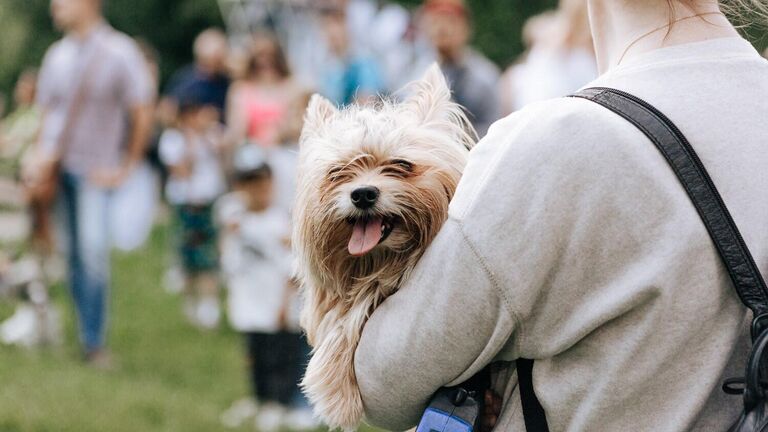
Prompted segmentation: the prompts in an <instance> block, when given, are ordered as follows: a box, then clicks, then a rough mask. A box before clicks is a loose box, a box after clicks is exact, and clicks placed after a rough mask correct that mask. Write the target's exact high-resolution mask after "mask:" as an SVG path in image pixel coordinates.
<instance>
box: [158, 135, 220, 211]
mask: <svg viewBox="0 0 768 432" xmlns="http://www.w3.org/2000/svg"><path fill="white" fill-rule="evenodd" d="M160 160H161V161H162V162H163V163H164V164H166V165H168V166H174V165H181V164H185V163H190V164H191V166H192V170H191V173H190V175H189V176H188V177H177V176H173V175H171V178H169V179H168V182H167V183H166V185H165V195H166V197H167V198H168V201H169V202H170V203H171V204H177V205H179V204H194V205H202V204H211V203H213V201H215V200H216V198H217V197H218V196H219V195H221V194H222V193H224V191H225V190H226V182H225V179H224V172H223V170H222V167H221V163H220V161H219V156H218V154H217V151H216V149H215V148H214V144H213V143H212V142H211V140H210V139H208V138H207V137H203V136H192V135H191V134H184V133H182V132H181V131H179V130H177V129H167V130H166V131H165V132H163V135H162V136H161V137H160Z"/></svg>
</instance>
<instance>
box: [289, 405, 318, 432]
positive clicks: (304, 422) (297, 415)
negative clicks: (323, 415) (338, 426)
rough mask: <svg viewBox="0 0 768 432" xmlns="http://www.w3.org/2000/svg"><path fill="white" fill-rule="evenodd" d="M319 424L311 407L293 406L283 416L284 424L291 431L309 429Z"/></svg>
mask: <svg viewBox="0 0 768 432" xmlns="http://www.w3.org/2000/svg"><path fill="white" fill-rule="evenodd" d="M320 425H321V423H320V420H319V419H318V418H317V417H315V414H314V413H313V412H312V409H311V408H294V409H292V410H290V411H289V412H288V414H287V415H286V416H285V422H284V426H285V427H286V428H287V429H290V430H292V431H311V430H315V429H317V428H319V427H320Z"/></svg>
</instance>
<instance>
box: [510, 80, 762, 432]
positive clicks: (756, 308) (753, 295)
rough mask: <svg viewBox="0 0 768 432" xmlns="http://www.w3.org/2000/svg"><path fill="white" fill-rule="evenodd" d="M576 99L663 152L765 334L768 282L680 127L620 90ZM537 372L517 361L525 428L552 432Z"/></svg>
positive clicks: (588, 92)
mask: <svg viewBox="0 0 768 432" xmlns="http://www.w3.org/2000/svg"><path fill="white" fill-rule="evenodd" d="M571 97H576V98H581V99H586V100H589V101H592V102H595V103H597V104H598V105H602V106H603V107H605V108H608V109H609V110H611V111H613V112H614V113H616V114H618V115H620V116H621V117H623V118H624V119H626V120H627V121H629V122H630V123H632V124H633V125H635V126H636V127H637V128H638V129H640V131H642V132H643V134H645V136H647V137H648V139H650V140H651V142H653V144H654V145H655V146H656V148H657V149H658V150H659V151H660V152H661V154H662V155H663V156H664V158H665V159H666V160H667V162H668V163H669V165H670V166H671V168H672V170H673V171H674V172H675V175H677V178H678V179H679V180H680V183H681V184H682V185H683V187H684V188H685V191H686V192H687V193H688V196H689V197H690V198H691V201H692V202H693V205H694V206H695V207H696V211H698V213H699V216H700V217H701V220H702V221H703V222H704V225H705V226H706V228H707V231H708V232H709V235H710V237H711V238H712V241H713V242H714V244H715V247H716V248H717V252H718V253H719V254H720V257H721V258H722V260H723V263H724V264H725V268H726V270H727V271H728V275H729V276H730V278H731V281H732V282H733V285H734V288H735V289H736V293H737V294H738V296H739V298H740V299H741V301H742V303H744V305H745V306H747V307H748V308H749V309H751V310H752V313H753V316H754V320H753V323H752V336H753V338H756V337H757V336H758V335H760V333H762V331H763V330H765V329H766V327H767V326H766V324H767V323H768V288H766V285H765V280H764V279H763V276H762V275H761V273H760V270H759V269H758V268H757V265H756V264H755V260H754V259H753V258H752V254H751V253H750V252H749V249H748V248H747V245H746V243H745V242H744V238H743V237H742V236H741V233H740V232H739V229H738V228H737V227H736V224H735V223H734V221H733V218H732V217H731V214H730V212H729V211H728V208H727V207H726V206H725V203H724V202H723V199H722V197H721V196H720V194H719V193H718V191H717V188H715V184H714V183H713V182H712V179H711V178H710V176H709V174H708V173H707V170H706V168H705V167H704V164H702V162H701V160H700V159H699V157H698V155H697V154H696V152H695V151H694V149H693V147H692V146H691V144H690V143H689V142H688V140H687V139H686V138H685V136H684V135H683V133H682V132H680V129H678V128H677V126H675V124H674V123H672V121H671V120H670V119H669V118H667V117H666V116H665V115H664V114H663V113H662V112H660V111H659V110H658V109H656V108H655V107H653V106H652V105H650V104H649V103H647V102H645V101H643V100H642V99H640V98H638V97H636V96H633V95H631V94H629V93H626V92H622V91H620V90H615V89H611V88H604V87H596V88H589V89H585V90H582V91H580V92H578V93H576V94H574V95H572V96H571ZM532 370H533V361H532V360H525V359H520V360H518V361H517V375H518V383H519V386H520V399H521V403H522V406H523V415H524V417H525V426H526V430H527V431H528V432H541V431H548V428H547V419H546V416H545V413H544V410H543V408H542V407H541V404H540V403H539V401H538V399H537V398H536V394H535V393H534V390H533V383H532Z"/></svg>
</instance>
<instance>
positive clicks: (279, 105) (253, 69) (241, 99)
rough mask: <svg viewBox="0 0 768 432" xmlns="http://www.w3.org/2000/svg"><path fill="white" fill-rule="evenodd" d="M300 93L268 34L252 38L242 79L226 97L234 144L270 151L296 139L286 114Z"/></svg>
mask: <svg viewBox="0 0 768 432" xmlns="http://www.w3.org/2000/svg"><path fill="white" fill-rule="evenodd" d="M301 95H302V92H301V89H300V87H299V86H298V85H297V84H296V82H295V81H294V80H293V79H292V77H291V71H290V69H289V68H288V63H287V62H286V59H285V55H284V54H283V51H282V49H281V48H280V45H279V43H278V42H277V39H275V37H274V36H272V35H270V34H260V35H257V36H255V37H254V39H253V42H252V45H251V47H250V52H249V55H248V59H247V68H246V71H245V76H244V77H243V79H241V80H239V81H237V82H235V83H234V84H233V85H232V87H231V88H230V90H229V95H228V97H227V117H228V118H227V125H228V126H229V127H230V132H231V139H232V140H234V142H235V143H236V144H241V143H242V142H243V141H247V142H250V143H252V144H257V145H260V146H262V147H265V148H272V147H276V146H278V145H280V144H282V143H283V142H285V141H295V139H296V137H297V136H298V133H299V131H298V129H297V126H296V122H294V121H291V120H292V119H290V118H289V115H288V114H289V112H290V111H291V109H292V105H293V104H296V103H297V100H298V99H299V98H300V97H301Z"/></svg>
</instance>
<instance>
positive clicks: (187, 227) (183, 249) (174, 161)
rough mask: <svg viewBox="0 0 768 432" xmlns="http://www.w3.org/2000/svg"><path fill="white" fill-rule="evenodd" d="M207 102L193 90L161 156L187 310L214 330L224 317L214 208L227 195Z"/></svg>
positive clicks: (195, 320)
mask: <svg viewBox="0 0 768 432" xmlns="http://www.w3.org/2000/svg"><path fill="white" fill-rule="evenodd" d="M201 93H202V92H201ZM205 99H206V98H205V97H204V96H203V95H199V96H198V93H197V92H194V91H191V92H188V93H187V94H186V95H185V96H184V97H183V98H182V99H180V101H179V114H178V121H177V123H178V128H172V129H166V131H165V132H163V135H162V136H161V137H160V144H159V154H160V160H161V161H162V162H163V163H164V164H165V165H166V166H167V167H168V172H169V173H170V177H169V178H168V181H167V182H166V187H165V193H166V197H167V199H168V202H169V203H171V204H172V205H173V206H174V207H175V213H176V217H177V222H178V229H179V239H178V241H179V244H178V248H179V249H178V252H179V257H180V258H181V259H180V261H181V264H182V268H183V273H184V284H183V289H184V294H185V299H184V301H185V303H184V312H185V314H186V316H187V318H188V319H189V321H190V322H191V323H192V324H195V325H197V326H199V327H201V328H204V329H213V328H215V327H216V326H218V323H219V317H220V315H221V313H220V308H219V289H218V286H219V285H218V275H217V270H218V253H217V230H216V226H215V225H214V219H213V216H214V215H213V204H214V202H215V201H216V199H217V198H218V197H219V196H220V195H221V194H222V193H224V191H225V189H226V182H225V179H224V172H223V170H222V166H221V145H222V144H221V141H222V138H221V134H220V133H219V132H220V129H219V128H218V127H217V126H218V120H217V119H218V110H217V109H216V107H214V106H210V105H206V104H205V102H203V101H204V100H205Z"/></svg>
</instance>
